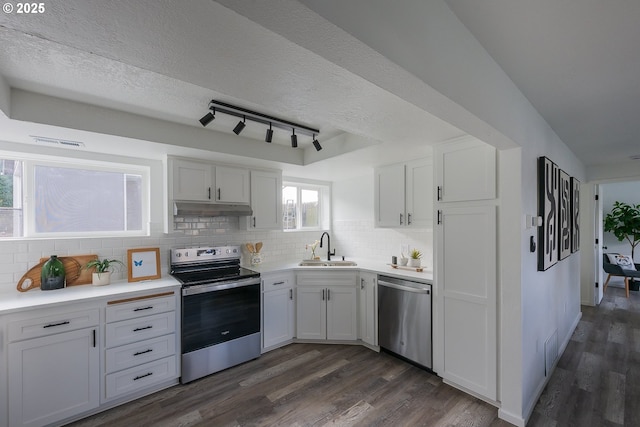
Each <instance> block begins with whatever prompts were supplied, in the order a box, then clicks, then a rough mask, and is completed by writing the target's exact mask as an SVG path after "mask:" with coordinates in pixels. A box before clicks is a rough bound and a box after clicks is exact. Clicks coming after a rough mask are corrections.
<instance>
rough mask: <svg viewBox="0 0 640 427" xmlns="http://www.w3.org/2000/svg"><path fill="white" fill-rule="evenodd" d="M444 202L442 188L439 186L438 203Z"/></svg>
mask: <svg viewBox="0 0 640 427" xmlns="http://www.w3.org/2000/svg"><path fill="white" fill-rule="evenodd" d="M440 200H442V187H440V186H439V185H438V201H440Z"/></svg>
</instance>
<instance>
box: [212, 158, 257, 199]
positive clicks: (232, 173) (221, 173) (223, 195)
mask: <svg viewBox="0 0 640 427" xmlns="http://www.w3.org/2000/svg"><path fill="white" fill-rule="evenodd" d="M215 176H216V179H215V188H216V194H215V201H216V202H217V203H242V204H246V203H249V199H250V197H249V196H250V194H249V176H250V175H249V170H248V169H243V168H239V167H229V166H216V167H215Z"/></svg>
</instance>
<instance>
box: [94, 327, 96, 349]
mask: <svg viewBox="0 0 640 427" xmlns="http://www.w3.org/2000/svg"><path fill="white" fill-rule="evenodd" d="M93 347H94V348H95V347H96V330H95V329H94V330H93Z"/></svg>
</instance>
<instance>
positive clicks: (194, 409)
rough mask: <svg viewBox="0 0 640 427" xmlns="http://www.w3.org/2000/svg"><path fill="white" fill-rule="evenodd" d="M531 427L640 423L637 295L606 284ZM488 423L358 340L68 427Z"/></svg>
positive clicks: (455, 396)
mask: <svg viewBox="0 0 640 427" xmlns="http://www.w3.org/2000/svg"><path fill="white" fill-rule="evenodd" d="M582 310H583V316H582V320H581V322H580V324H579V326H578V328H577V329H576V332H575V334H574V335H573V337H572V339H571V342H570V343H569V345H568V346H567V349H566V351H565V353H564V354H563V355H562V357H561V358H560V360H559V362H558V366H557V368H556V370H555V372H554V374H553V376H552V378H551V380H550V382H549V385H548V386H547V388H546V389H545V391H544V392H543V394H542V396H541V397H540V400H539V401H538V403H537V405H536V407H535V410H534V413H533V415H532V417H531V420H530V422H529V424H528V426H534V427H542V426H545V427H546V426H557V427H564V426H580V427H584V426H640V363H639V362H640V294H639V293H638V292H632V294H631V297H630V298H629V299H626V298H625V297H624V290H621V289H618V288H609V289H607V294H606V296H605V300H604V301H603V303H602V304H601V305H600V306H599V307H597V308H593V307H582ZM324 425H333V426H442V427H445V426H446V427H448V426H467V427H473V426H478V427H482V426H490V427H507V426H511V424H509V423H506V422H505V421H502V420H499V419H497V409H496V408H494V407H492V406H491V405H488V404H486V403H484V402H482V401H480V400H478V399H475V398H473V397H471V396H469V395H466V394H464V393H462V392H460V391H458V390H456V389H454V388H452V387H450V386H447V385H446V384H443V383H442V380H441V379H440V378H438V377H437V376H435V375H433V374H430V373H428V372H425V371H424V370H421V369H418V368H416V367H414V366H412V365H410V364H408V363H405V362H403V361H401V360H399V359H397V358H394V357H392V356H390V355H387V354H384V353H383V354H378V353H375V352H373V351H371V350H368V349H366V348H364V347H360V346H346V345H320V344H293V345H289V346H287V347H284V348H281V349H278V350H274V351H272V352H269V353H267V354H265V355H263V356H262V357H260V358H259V359H257V360H254V361H251V362H248V363H245V364H243V365H240V366H236V367H234V368H231V369H228V370H226V371H223V372H219V373H217V374H214V375H211V376H209V377H206V378H203V379H201V380H198V381H195V382H193V383H190V384H187V385H180V386H176V387H172V388H170V389H168V390H164V391H161V392H159V393H156V394H154V395H151V396H148V397H145V398H142V399H139V400H137V401H135V402H132V403H129V404H126V405H123V406H120V407H118V408H114V409H112V410H110V411H106V412H103V413H101V414H97V415H95V416H93V417H90V418H87V419H84V420H82V421H79V422H77V423H75V424H73V426H75V427H84V426H110V427H119V426H122V427H125V426H126V427H129V426H324Z"/></svg>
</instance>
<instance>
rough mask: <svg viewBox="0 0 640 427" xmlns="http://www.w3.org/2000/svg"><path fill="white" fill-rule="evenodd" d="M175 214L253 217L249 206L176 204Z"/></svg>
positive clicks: (174, 207) (174, 205)
mask: <svg viewBox="0 0 640 427" xmlns="http://www.w3.org/2000/svg"><path fill="white" fill-rule="evenodd" d="M173 214H174V215H178V216H189V215H190V216H205V217H209V216H251V215H253V210H252V209H251V206H249V205H233V204H213V203H193V202H175V203H174V204H173Z"/></svg>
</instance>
